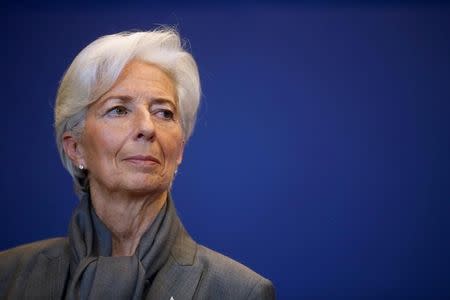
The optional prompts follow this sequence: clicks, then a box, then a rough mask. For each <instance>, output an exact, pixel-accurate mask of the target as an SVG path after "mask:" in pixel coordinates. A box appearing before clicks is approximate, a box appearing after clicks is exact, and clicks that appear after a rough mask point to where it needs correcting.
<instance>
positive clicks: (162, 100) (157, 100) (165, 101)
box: [100, 95, 177, 110]
mask: <svg viewBox="0 0 450 300" xmlns="http://www.w3.org/2000/svg"><path fill="white" fill-rule="evenodd" d="M134 99H135V98H133V97H130V96H126V95H111V96H108V97H107V98H105V99H103V100H101V102H102V103H101V104H100V105H101V106H103V105H105V104H106V103H107V102H108V101H110V100H119V101H120V102H125V103H127V102H132V101H133V100H134ZM150 101H151V104H169V105H170V106H172V108H173V109H174V110H176V109H177V106H176V105H175V103H174V101H173V100H169V99H167V98H163V97H161V98H151V99H150Z"/></svg>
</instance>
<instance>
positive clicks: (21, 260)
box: [0, 230, 275, 300]
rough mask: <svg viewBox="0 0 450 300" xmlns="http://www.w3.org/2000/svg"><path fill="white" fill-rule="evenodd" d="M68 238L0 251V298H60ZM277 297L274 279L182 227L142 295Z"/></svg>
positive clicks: (175, 299)
mask: <svg viewBox="0 0 450 300" xmlns="http://www.w3.org/2000/svg"><path fill="white" fill-rule="evenodd" d="M69 251H70V248H69V243H68V239H67V238H55V239H49V240H44V241H40V242H35V243H31V244H27V245H23V246H19V247H16V248H13V249H10V250H7V251H3V252H0V299H62V298H63V297H64V293H65V288H66V285H67V283H68V281H69V261H70V253H69ZM172 298H173V300H181V299H230V300H231V299H233V300H237V299H275V290H274V287H273V285H272V283H271V282H270V281H269V280H267V279H265V278H264V277H261V276H260V275H258V274H257V273H255V272H253V271H252V270H250V269H249V268H247V267H245V266H244V265H242V264H240V263H238V262H236V261H234V260H232V259H230V258H228V257H226V256H223V255H221V254H219V253H217V252H215V251H213V250H210V249H208V248H206V247H204V246H201V245H198V244H197V243H196V242H195V241H193V240H192V239H191V237H190V236H189V235H188V234H187V233H186V231H184V230H180V233H179V234H178V236H177V238H176V242H175V244H174V246H173V247H172V249H171V255H170V256H169V259H168V260H167V262H166V263H165V265H164V266H163V267H162V268H161V270H160V271H159V272H158V273H157V275H156V277H155V279H154V281H153V284H152V286H151V288H150V290H149V292H148V294H147V297H146V299H158V300H159V299H167V300H170V299H172Z"/></svg>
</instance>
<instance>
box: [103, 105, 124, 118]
mask: <svg viewBox="0 0 450 300" xmlns="http://www.w3.org/2000/svg"><path fill="white" fill-rule="evenodd" d="M127 113H128V109H127V108H126V107H125V106H122V105H118V106H114V107H113V108H111V109H110V110H108V112H107V114H109V115H113V116H124V115H126V114H127Z"/></svg>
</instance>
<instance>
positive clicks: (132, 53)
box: [55, 27, 201, 197]
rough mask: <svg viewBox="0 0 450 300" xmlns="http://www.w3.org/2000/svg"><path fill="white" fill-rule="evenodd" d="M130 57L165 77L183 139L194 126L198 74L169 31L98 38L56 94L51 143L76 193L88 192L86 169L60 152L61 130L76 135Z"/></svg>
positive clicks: (76, 58) (173, 32)
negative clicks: (174, 96) (171, 88)
mask: <svg viewBox="0 0 450 300" xmlns="http://www.w3.org/2000/svg"><path fill="white" fill-rule="evenodd" d="M133 59H139V60H143V61H145V62H148V63H152V64H154V65H156V66H158V67H160V68H161V69H163V70H164V71H166V72H167V73H168V74H169V75H170V76H171V78H172V79H173V81H174V84H175V87H176V92H177V100H178V103H177V104H178V110H179V112H180V117H181V126H182V129H183V135H184V139H185V141H186V142H187V140H188V139H189V137H190V136H191V134H192V131H193V129H194V125H195V120H196V115H197V109H198V106H199V103H200V94H201V91H200V78H199V74H198V68H197V64H196V63H195V61H194V58H193V57H192V55H191V54H190V53H188V52H187V50H186V49H185V45H184V43H182V41H181V39H180V36H179V34H178V32H177V31H176V30H175V29H173V28H167V27H164V28H158V29H156V30H153V31H140V32H121V33H117V34H111V35H106V36H103V37H100V38H98V39H97V40H95V41H94V42H92V43H91V44H89V45H88V46H87V47H86V48H84V49H83V50H82V51H81V52H80V53H79V54H78V55H77V56H76V57H75V59H74V60H73V62H72V64H71V65H70V66H69V68H68V69H67V71H66V73H65V74H64V77H63V78H62V81H61V84H60V86H59V89H58V93H57V96H56V105H55V134H56V145H57V147H58V151H59V154H60V157H61V160H62V162H63V165H64V167H65V168H66V169H67V171H68V172H69V173H70V175H71V176H72V178H73V179H74V184H75V190H76V192H77V194H78V195H79V196H80V197H81V196H82V195H83V194H84V193H87V192H88V188H89V187H88V180H87V173H86V171H83V170H80V169H79V168H78V166H74V165H73V163H72V161H71V159H70V158H69V157H68V156H67V155H66V153H65V152H64V148H63V144H62V143H63V140H62V138H63V134H64V133H65V132H72V133H73V134H74V135H75V136H77V137H80V135H81V133H82V132H83V129H84V119H85V116H86V111H87V108H88V106H89V105H90V104H92V103H93V102H95V101H97V100H98V99H99V98H100V97H101V96H102V95H104V94H105V93H106V92H107V91H108V90H110V89H111V87H112V86H113V84H114V83H115V82H116V80H117V78H118V77H119V75H120V73H121V72H122V70H123V68H124V67H125V66H126V65H127V64H128V63H129V62H130V61H131V60H133Z"/></svg>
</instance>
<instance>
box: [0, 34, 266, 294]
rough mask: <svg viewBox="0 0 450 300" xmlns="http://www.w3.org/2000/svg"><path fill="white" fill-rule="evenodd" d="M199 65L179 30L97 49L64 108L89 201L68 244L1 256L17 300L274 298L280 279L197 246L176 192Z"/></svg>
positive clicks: (65, 150) (119, 37)
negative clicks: (178, 209) (173, 186)
mask: <svg viewBox="0 0 450 300" xmlns="http://www.w3.org/2000/svg"><path fill="white" fill-rule="evenodd" d="M199 99H200V82H199V76H198V70H197V66H196V63H195V61H194V60H193V58H192V56H191V55H190V54H189V53H187V52H186V51H185V50H184V49H183V48H182V46H181V42H180V39H179V36H178V34H177V32H175V31H174V30H168V29H163V30H156V31H151V32H135V33H119V34H115V35H109V36H105V37H102V38H99V39H98V40H96V41H94V42H93V43H91V44H90V45H88V46H87V47H86V48H85V49H84V50H82V51H81V53H80V54H78V56H77V57H76V58H75V60H74V61H73V63H72V64H71V66H70V67H69V69H68V70H67V72H66V74H65V75H64V78H63V80H62V82H61V85H60V87H59V90H58V95H57V99H56V105H55V130H56V141H57V145H58V149H59V152H60V155H61V158H62V161H63V164H64V166H65V168H66V169H67V170H68V171H69V173H70V174H71V175H72V177H73V179H74V183H75V189H76V192H77V194H78V195H79V197H80V200H81V201H80V203H79V206H78V207H77V208H76V209H75V211H74V214H73V217H72V220H71V224H70V226H69V234H68V237H67V238H57V239H50V240H45V241H40V242H36V243H32V244H28V245H24V246H20V247H17V248H14V249H11V250H7V251H4V252H2V253H0V295H1V297H2V298H3V297H5V298H8V299H26V298H33V299H34V298H42V299H61V298H66V299H192V298H194V299H272V298H274V289H273V286H272V284H271V282H270V281H269V280H267V279H265V278H263V277H261V276H260V275H258V274H256V273H254V272H253V271H251V270H250V269H248V268H246V267H245V266H243V265H241V264H239V263H237V262H235V261H233V260H232V259H230V258H227V257H225V256H223V255H221V254H219V253H216V252H214V251H212V250H210V249H207V248H206V247H203V246H201V245H198V244H196V243H195V242H194V241H193V240H192V239H191V237H190V236H189V235H188V233H187V232H186V231H185V229H184V228H183V225H182V224H181V222H180V220H179V218H178V216H177V213H176V210H175V207H174V203H173V201H172V199H171V196H170V187H171V184H172V181H173V179H174V175H175V174H176V170H177V167H178V166H179V164H180V163H181V161H182V158H183V149H184V146H185V145H186V142H187V140H188V138H189V136H190V135H191V133H192V130H193V128H194V122H195V117H196V112H197V108H198V104H199Z"/></svg>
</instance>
